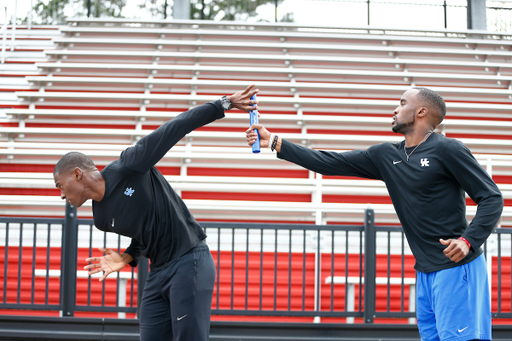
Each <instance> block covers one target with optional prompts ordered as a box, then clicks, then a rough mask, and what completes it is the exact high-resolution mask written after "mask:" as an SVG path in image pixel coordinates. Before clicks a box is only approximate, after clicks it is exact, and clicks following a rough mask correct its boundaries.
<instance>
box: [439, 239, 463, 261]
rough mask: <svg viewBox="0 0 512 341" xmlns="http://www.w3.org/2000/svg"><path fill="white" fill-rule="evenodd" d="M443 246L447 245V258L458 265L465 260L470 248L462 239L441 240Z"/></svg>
mask: <svg viewBox="0 0 512 341" xmlns="http://www.w3.org/2000/svg"><path fill="white" fill-rule="evenodd" d="M439 241H440V242H441V244H443V245H446V246H447V247H446V249H444V250H443V252H444V254H445V256H446V257H448V258H450V260H451V261H453V262H455V263H458V262H460V261H461V260H463V259H464V257H466V256H467V255H468V253H469V246H468V244H466V242H465V241H463V240H460V239H448V240H444V239H439Z"/></svg>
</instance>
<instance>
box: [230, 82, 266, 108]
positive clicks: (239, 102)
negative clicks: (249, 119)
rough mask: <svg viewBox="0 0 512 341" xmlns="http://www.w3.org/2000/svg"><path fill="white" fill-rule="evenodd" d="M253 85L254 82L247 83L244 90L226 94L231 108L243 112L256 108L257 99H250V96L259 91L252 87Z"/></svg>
mask: <svg viewBox="0 0 512 341" xmlns="http://www.w3.org/2000/svg"><path fill="white" fill-rule="evenodd" d="M254 86H255V85H254V84H253V85H249V86H248V87H247V88H246V89H245V90H242V91H238V92H237V93H235V94H233V95H231V96H228V98H229V100H230V101H231V105H232V106H233V108H237V109H240V110H243V111H245V112H249V111H251V110H258V105H257V104H258V101H257V100H255V101H254V100H252V101H251V97H252V96H253V95H254V94H257V93H258V92H259V91H260V90H258V89H254Z"/></svg>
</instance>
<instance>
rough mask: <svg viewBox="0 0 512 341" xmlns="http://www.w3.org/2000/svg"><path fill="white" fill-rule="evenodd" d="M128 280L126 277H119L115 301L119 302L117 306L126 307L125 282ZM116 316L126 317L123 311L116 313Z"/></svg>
mask: <svg viewBox="0 0 512 341" xmlns="http://www.w3.org/2000/svg"><path fill="white" fill-rule="evenodd" d="M127 281H128V280H127V279H126V278H119V288H118V290H117V291H118V293H117V301H118V303H119V307H126V282H127ZM117 317H119V318H120V319H124V318H126V313H125V312H120V313H117Z"/></svg>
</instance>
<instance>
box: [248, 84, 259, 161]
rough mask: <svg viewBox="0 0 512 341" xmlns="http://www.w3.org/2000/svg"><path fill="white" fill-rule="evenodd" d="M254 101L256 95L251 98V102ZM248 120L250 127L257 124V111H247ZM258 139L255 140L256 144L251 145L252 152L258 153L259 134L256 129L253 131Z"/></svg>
mask: <svg viewBox="0 0 512 341" xmlns="http://www.w3.org/2000/svg"><path fill="white" fill-rule="evenodd" d="M254 100H256V94H254V95H253V96H252V97H251V101H254ZM249 118H250V119H251V127H252V125H253V124H258V110H251V111H249ZM254 131H255V132H256V134H258V137H257V138H256V142H254V144H253V145H252V152H253V153H259V152H260V133H259V132H258V130H257V129H254Z"/></svg>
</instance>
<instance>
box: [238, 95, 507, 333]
mask: <svg viewBox="0 0 512 341" xmlns="http://www.w3.org/2000/svg"><path fill="white" fill-rule="evenodd" d="M445 115H446V105H445V102H444V100H443V98H442V97H441V96H440V95H439V94H438V93H436V92H434V91H432V90H430V89H427V88H413V89H410V90H408V91H406V92H405V93H404V94H403V95H402V98H401V99H400V104H399V106H398V107H397V108H396V109H395V111H394V115H393V121H392V127H393V128H392V130H393V132H395V133H399V134H403V135H404V137H405V140H404V141H402V142H400V143H382V144H378V145H375V146H372V147H370V148H368V149H367V150H353V151H349V152H344V153H336V152H327V151H318V150H313V149H309V148H305V147H302V146H300V145H297V144H294V143H291V142H289V141H286V140H284V139H282V138H281V137H279V136H277V135H275V134H271V133H270V132H269V131H268V130H267V129H266V128H265V127H263V126H262V125H258V124H255V125H253V126H252V127H251V128H249V129H248V130H247V132H246V133H247V142H248V144H249V145H252V144H253V143H254V141H255V140H256V133H255V132H254V129H258V130H259V134H260V139H261V141H260V143H261V146H262V147H270V148H271V149H272V151H274V150H275V151H277V157H278V158H280V159H284V160H287V161H290V162H293V163H295V164H297V165H300V166H302V167H305V168H307V169H309V170H312V171H314V172H317V173H320V174H324V175H343V176H358V177H363V178H369V179H378V180H382V181H384V182H385V183H386V187H387V189H388V192H389V195H390V197H391V200H392V202H393V205H394V207H395V210H396V212H397V215H398V218H399V219H400V222H401V224H402V226H403V229H404V232H405V234H406V236H407V240H408V242H409V245H410V248H411V250H412V253H413V255H414V257H415V258H416V264H415V269H416V270H418V272H417V311H416V314H417V319H418V329H419V331H420V335H421V339H422V340H423V341H436V340H442V341H459V340H460V341H467V340H491V337H492V336H491V334H492V333H491V301H490V296H489V283H488V278H487V271H486V265H485V260H484V256H483V254H482V248H481V245H482V244H483V243H484V242H485V240H486V239H487V237H488V236H489V234H490V233H491V232H492V229H493V228H494V226H495V225H496V223H497V222H498V219H499V218H500V216H501V212H502V210H503V197H502V195H501V192H500V190H499V189H498V187H497V186H496V184H495V183H494V181H493V180H492V179H491V177H490V176H489V175H488V174H487V172H486V171H485V170H484V169H483V168H482V167H481V166H480V164H479V163H478V162H477V161H476V160H475V158H474V157H473V155H472V154H471V152H470V151H469V149H468V148H467V147H466V146H464V145H463V144H462V143H461V142H459V141H457V140H454V139H450V138H447V137H445V136H444V135H441V134H436V133H434V129H435V128H436V127H437V126H438V125H439V124H440V123H441V122H442V121H443V119H444V117H445ZM465 192H466V193H467V194H468V195H469V196H470V197H471V199H473V201H474V202H475V203H477V205H478V210H477V213H476V215H475V217H474V219H473V221H472V222H471V224H469V225H468V222H467V220H466V202H465Z"/></svg>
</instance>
